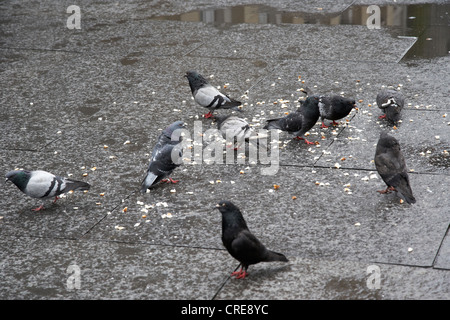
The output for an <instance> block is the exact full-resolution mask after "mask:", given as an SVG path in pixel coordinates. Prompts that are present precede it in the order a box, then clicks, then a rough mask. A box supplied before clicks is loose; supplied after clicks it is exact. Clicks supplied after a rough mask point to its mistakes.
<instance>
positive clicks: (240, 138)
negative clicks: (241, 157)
mask: <svg viewBox="0 0 450 320" xmlns="http://www.w3.org/2000/svg"><path fill="white" fill-rule="evenodd" d="M214 120H215V121H216V123H217V127H218V129H219V131H220V133H221V134H222V136H223V138H224V139H226V138H227V136H228V139H230V138H232V139H233V147H234V149H235V150H237V149H238V148H239V147H240V146H241V144H242V143H243V142H249V141H250V136H251V135H252V133H253V129H252V128H251V127H250V125H249V124H248V122H247V121H245V119H242V118H239V117H237V116H233V115H231V116H230V115H228V116H225V115H223V116H214Z"/></svg>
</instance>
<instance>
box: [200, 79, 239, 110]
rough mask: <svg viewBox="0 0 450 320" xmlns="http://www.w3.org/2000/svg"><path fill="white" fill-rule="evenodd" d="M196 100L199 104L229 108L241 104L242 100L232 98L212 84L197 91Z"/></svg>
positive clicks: (211, 107) (215, 107) (213, 107)
mask: <svg viewBox="0 0 450 320" xmlns="http://www.w3.org/2000/svg"><path fill="white" fill-rule="evenodd" d="M194 100H195V101H196V102H197V103H198V104H199V105H201V106H203V107H206V108H210V109H219V108H222V109H229V108H234V107H237V106H240V105H241V102H239V101H236V100H233V99H231V98H230V97H228V96H227V95H225V94H223V93H222V92H220V91H219V90H217V89H216V88H214V87H213V86H212V85H205V86H204V87H202V88H200V89H198V90H197V91H195V93H194Z"/></svg>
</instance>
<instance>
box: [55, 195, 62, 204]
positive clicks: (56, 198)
mask: <svg viewBox="0 0 450 320" xmlns="http://www.w3.org/2000/svg"><path fill="white" fill-rule="evenodd" d="M58 199H61V198H60V197H58V196H56V197H55V200H53V203H55V202H56V200H58Z"/></svg>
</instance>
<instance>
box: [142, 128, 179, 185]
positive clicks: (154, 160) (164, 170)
mask: <svg viewBox="0 0 450 320" xmlns="http://www.w3.org/2000/svg"><path fill="white" fill-rule="evenodd" d="M184 127H185V124H184V122H183V121H175V122H173V123H172V124H170V125H169V126H168V127H167V128H166V129H164V130H163V132H162V133H161V134H160V136H159V138H158V140H157V142H156V145H155V146H154V148H153V151H152V157H151V159H150V164H149V166H148V169H147V174H146V176H145V178H144V180H143V181H142V184H141V192H142V193H145V192H147V189H149V188H150V187H152V186H154V185H156V184H157V183H158V182H160V181H167V179H166V178H168V177H169V175H170V174H171V173H172V172H173V170H175V168H177V167H179V166H180V165H181V162H180V161H179V160H180V159H181V157H182V154H183V150H182V148H181V141H182V137H181V136H180V135H178V134H175V135H173V133H174V132H175V130H177V129H183V128H184ZM172 135H173V137H172ZM174 148H176V149H175V150H174ZM172 154H173V155H174V156H176V158H177V159H174V158H173V155H172ZM174 160H175V161H174ZM168 182H172V183H177V182H178V180H173V179H172V178H168Z"/></svg>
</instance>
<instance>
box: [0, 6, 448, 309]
mask: <svg viewBox="0 0 450 320" xmlns="http://www.w3.org/2000/svg"><path fill="white" fill-rule="evenodd" d="M72 4H73V3H71V2H70V1H41V2H39V3H38V2H36V1H3V2H1V3H0V10H1V11H0V12H1V16H0V20H1V21H0V22H1V29H0V30H1V31H0V81H1V86H2V95H1V98H0V99H1V100H0V101H1V108H0V128H1V138H0V150H1V153H2V157H1V158H0V167H1V169H2V172H3V173H6V172H8V171H9V170H13V169H15V168H24V169H30V170H37V169H40V170H47V171H50V172H52V173H54V174H58V175H62V176H71V177H72V178H74V179H78V180H83V181H86V182H89V183H90V184H91V185H92V187H91V189H90V191H89V192H87V193H83V192H74V193H72V194H67V195H66V196H65V197H63V198H62V199H60V200H58V201H57V202H56V203H55V204H52V203H50V202H49V203H48V204H47V206H46V210H44V211H40V212H33V211H31V210H30V209H31V208H34V207H36V206H38V205H39V201H38V200H36V199H31V198H29V197H26V196H25V195H23V194H22V193H21V192H20V191H19V190H18V189H17V188H16V187H15V186H13V185H12V184H9V183H8V184H4V183H2V184H1V186H0V204H1V207H2V208H3V209H2V210H1V213H0V239H1V240H0V248H1V250H0V280H1V283H2V285H1V286H0V298H2V299H33V300H35V299H149V300H166V299H176V300H179V299H186V300H197V299H199V300H211V299H216V300H225V299H231V300H234V299H262V300H293V299H318V300H322V299H332V300H337V299H395V300H397V299H439V300H443V299H449V298H450V234H449V225H450V211H449V210H448V207H449V205H450V203H449V202H450V200H449V197H448V190H449V185H450V156H449V152H450V98H449V93H450V92H449V86H448V83H449V80H450V76H449V75H450V63H449V62H450V56H449V50H450V46H449V43H450V42H449V41H450V40H449V39H450V27H449V24H450V5H448V3H447V4H445V2H443V1H424V2H423V3H421V4H417V2H416V1H397V4H395V5H393V4H392V2H389V4H387V2H386V1H380V0H374V1H365V0H364V1H363V0H361V1H350V0H349V1H345V0H343V1H327V0H321V1H305V2H304V3H303V4H302V6H301V7H299V4H298V3H297V2H295V1H285V2H280V3H276V4H273V3H271V2H269V1H261V2H260V4H259V5H254V4H252V3H251V1H245V0H240V1H238V0H236V1H219V2H212V1H211V2H203V4H202V5H201V7H200V5H199V4H198V3H196V2H195V1H170V2H161V3H159V2H156V3H155V2H147V1H143V0H135V1H127V2H126V4H124V3H121V2H116V3H114V2H108V1H106V2H104V1H78V2H77V5H78V6H79V7H80V10H81V13H80V17H81V24H80V27H81V29H69V28H68V27H67V24H66V21H67V19H68V18H69V17H70V15H71V14H70V13H67V12H66V9H67V7H68V6H70V5H72ZM368 5H377V6H378V7H379V8H380V10H381V28H380V29H369V28H368V27H367V25H366V23H365V21H367V18H368V16H369V15H368V14H367V13H366V8H367V6H368ZM192 69H194V70H197V71H199V72H200V73H201V74H203V75H205V76H207V77H209V79H210V81H211V83H212V84H214V85H215V86H220V87H221V89H222V90H224V91H225V92H226V93H227V94H229V95H230V96H231V97H234V98H236V99H241V101H242V102H243V112H242V113H239V114H238V115H240V116H242V117H245V118H246V120H247V121H248V122H249V123H251V125H252V126H253V128H254V129H255V130H260V129H261V128H262V127H263V126H264V123H265V120H266V119H269V118H274V117H278V116H283V115H284V114H285V113H287V112H292V111H293V110H295V109H296V108H297V107H298V106H299V103H298V102H297V100H298V99H299V98H302V97H304V95H303V94H302V93H301V91H300V88H305V89H307V90H308V91H310V92H312V93H320V94H342V95H344V96H346V97H353V98H355V99H356V101H357V104H358V109H359V110H358V111H352V112H351V113H350V115H349V116H347V117H346V118H345V119H342V120H341V121H340V123H339V125H338V126H337V127H332V126H331V127H329V128H328V129H321V128H320V122H318V123H317V124H316V125H315V126H314V128H313V129H312V130H310V132H309V136H308V139H309V140H311V141H317V142H318V144H317V145H312V146H311V145H306V144H305V143H304V142H302V141H300V142H299V141H295V140H293V139H292V136H290V135H289V134H287V133H283V132H281V133H280V134H279V142H277V144H278V146H279V149H278V151H279V152H278V153H277V154H278V156H279V168H278V170H277V171H276V174H274V175H264V174H262V171H261V168H267V167H268V164H262V163H260V162H258V161H256V163H252V162H251V161H250V160H251V159H249V158H248V157H247V158H243V157H241V156H240V155H236V157H235V158H234V160H233V161H232V162H231V163H228V162H227V163H225V162H224V163H207V161H203V159H200V161H196V160H195V159H194V157H195V156H196V155H200V156H202V155H203V156H204V155H205V153H204V152H205V149H206V146H207V145H208V142H207V141H205V140H204V139H202V137H200V134H199V132H195V131H194V128H198V127H199V126H201V131H200V133H204V132H205V131H206V130H207V129H209V128H215V125H214V124H211V121H210V120H208V119H204V118H202V117H201V115H202V114H203V113H205V109H203V108H202V107H200V106H198V105H196V103H195V102H194V101H193V100H192V98H191V92H190V89H189V86H188V83H187V80H186V78H184V77H183V75H184V74H185V72H186V71H187V70H192ZM386 87H392V88H394V89H396V90H400V91H402V92H403V94H404V95H405V97H406V102H407V106H405V109H404V110H403V114H402V122H401V123H400V124H399V125H398V126H396V127H395V128H393V127H392V126H390V125H388V124H387V123H386V122H385V121H384V120H379V119H378V116H379V115H381V111H380V109H378V108H377V106H376V104H375V98H376V94H377V93H378V92H379V91H380V90H381V89H382V88H386ZM218 113H220V114H225V113H228V112H227V111H218ZM176 120H183V121H185V122H186V123H187V124H188V129H189V130H190V132H192V136H191V137H192V139H193V140H194V141H196V139H197V138H198V137H200V143H197V144H196V143H195V142H194V144H193V145H192V149H191V150H192V157H191V158H188V159H186V161H185V163H184V164H183V165H182V166H181V167H179V168H178V169H176V171H175V172H174V174H173V177H174V178H176V179H180V182H179V183H178V184H176V185H169V184H162V185H160V186H158V187H157V188H155V189H153V190H152V191H151V192H149V193H146V194H140V193H139V192H138V190H139V186H140V182H141V181H142V179H143V177H144V174H145V171H146V169H147V165H148V161H149V157H150V153H151V150H152V148H153V144H154V142H155V140H156V138H157V137H158V135H159V133H160V131H161V130H162V129H163V128H164V127H166V126H167V125H168V124H170V123H171V122H173V121H176ZM383 130H389V132H390V133H391V134H392V135H394V136H395V137H396V138H397V139H398V140H399V142H400V145H401V147H402V150H403V152H404V154H405V158H406V163H407V165H408V168H409V170H410V174H409V177H410V180H411V185H412V189H413V192H414V195H415V197H416V199H417V203H416V204H414V205H408V204H406V203H400V201H399V198H398V197H397V196H395V194H389V195H380V194H379V193H377V192H376V190H380V189H383V188H385V184H384V183H383V181H382V180H381V177H380V176H379V175H378V174H377V173H376V170H375V165H374V163H373V157H374V153H375V145H376V143H377V141H378V137H379V134H380V132H381V131H383ZM272 164H273V163H272ZM274 185H278V186H279V187H277V188H274ZM223 199H228V200H231V201H233V202H234V203H235V204H237V205H238V206H239V207H240V208H241V210H242V211H243V214H244V217H245V219H246V220H247V223H248V225H249V228H250V230H251V231H252V232H253V233H254V234H255V235H257V237H258V238H259V239H260V240H261V241H262V242H263V243H264V244H265V245H266V246H267V247H269V248H270V249H272V250H275V251H278V252H282V253H283V254H285V255H286V256H287V257H288V259H289V260H290V261H289V263H261V264H257V265H253V266H250V268H249V276H248V277H247V278H246V279H244V280H237V279H234V278H230V277H229V275H230V273H231V272H232V271H234V270H235V269H236V268H237V267H238V264H239V263H238V262H237V261H236V260H234V259H233V258H232V257H231V256H230V255H229V254H228V252H227V251H226V250H225V249H224V247H223V245H222V243H221V238H220V236H221V217H220V214H219V212H218V211H217V210H214V209H213V207H214V205H215V204H216V203H217V202H218V201H220V200H223ZM373 270H375V271H373Z"/></svg>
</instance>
